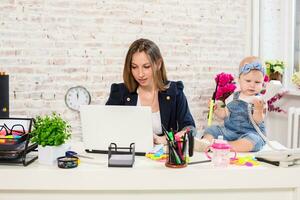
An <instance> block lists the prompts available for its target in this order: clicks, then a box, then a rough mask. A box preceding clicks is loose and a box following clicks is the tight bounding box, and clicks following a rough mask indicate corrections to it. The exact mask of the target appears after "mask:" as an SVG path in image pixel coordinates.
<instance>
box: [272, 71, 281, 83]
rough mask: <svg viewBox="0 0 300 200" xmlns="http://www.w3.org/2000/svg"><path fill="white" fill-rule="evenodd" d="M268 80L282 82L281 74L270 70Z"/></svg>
mask: <svg viewBox="0 0 300 200" xmlns="http://www.w3.org/2000/svg"><path fill="white" fill-rule="evenodd" d="M269 78H270V80H278V81H280V82H282V74H280V73H279V72H272V73H270V77H269Z"/></svg>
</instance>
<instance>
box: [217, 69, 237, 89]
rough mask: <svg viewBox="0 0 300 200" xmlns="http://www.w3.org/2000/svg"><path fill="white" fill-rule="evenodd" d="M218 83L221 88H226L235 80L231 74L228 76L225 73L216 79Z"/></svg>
mask: <svg viewBox="0 0 300 200" xmlns="http://www.w3.org/2000/svg"><path fill="white" fill-rule="evenodd" d="M215 80H216V82H218V85H219V86H224V85H226V84H227V83H230V82H232V81H233V80H234V78H233V76H232V75H231V74H226V73H224V72H222V73H220V74H218V75H217V76H216V78H215Z"/></svg>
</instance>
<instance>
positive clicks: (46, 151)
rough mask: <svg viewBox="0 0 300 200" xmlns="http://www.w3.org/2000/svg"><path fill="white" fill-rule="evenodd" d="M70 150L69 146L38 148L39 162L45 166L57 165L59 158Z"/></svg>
mask: <svg viewBox="0 0 300 200" xmlns="http://www.w3.org/2000/svg"><path fill="white" fill-rule="evenodd" d="M69 149H70V145H69V144H62V145H59V146H45V147H42V146H41V145H39V146H38V157H39V159H38V161H39V163H40V164H44V165H55V164H57V158H58V157H61V156H65V154H66V151H68V150H69Z"/></svg>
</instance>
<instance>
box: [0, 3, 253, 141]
mask: <svg viewBox="0 0 300 200" xmlns="http://www.w3.org/2000/svg"><path fill="white" fill-rule="evenodd" d="M250 27H251V1H245V0H166V1H156V0H141V1H136V0H124V1H120V0H110V1H99V0H1V1H0V71H6V72H8V73H9V74H10V112H11V115H12V116H15V115H26V116H29V117H35V116H36V115H39V114H46V113H51V112H52V111H57V112H59V113H61V114H62V116H63V117H64V118H66V119H67V120H68V121H70V122H71V125H72V127H73V136H74V137H78V138H80V123H79V114H78V113H76V112H73V111H70V110H68V109H67V108H66V106H65V103H64V95H65V92H66V91H67V89H68V88H69V87H72V86H76V85H83V86H84V87H86V88H87V89H88V90H89V91H90V92H91V94H92V104H104V103H105V101H106V100H107V95H108V93H109V89H110V84H111V83H113V82H121V81H122V67H123V62H124V58H125V54H126V51H127V49H128V46H129V45H130V43H131V42H133V41H134V40H135V39H137V38H140V37H145V38H149V39H151V40H153V41H155V42H156V43H157V44H158V46H159V47H160V48H161V51H162V54H163V56H164V59H165V62H166V65H167V70H168V75H169V78H170V79H171V80H183V81H184V83H185V93H186V95H187V98H188V101H189V104H190V108H191V111H192V114H193V116H194V118H195V121H196V124H197V126H198V129H199V130H200V129H201V128H202V127H203V125H205V124H206V123H207V122H206V120H207V119H206V116H207V101H208V98H210V96H211V95H212V91H213V89H214V87H215V86H214V81H213V77H214V75H215V74H217V73H218V72H220V71H226V72H232V73H236V72H237V66H238V63H239V61H240V60H241V59H242V58H243V57H245V56H246V55H248V54H249V52H250V44H251V42H250V40H249V38H250V35H251V28H250Z"/></svg>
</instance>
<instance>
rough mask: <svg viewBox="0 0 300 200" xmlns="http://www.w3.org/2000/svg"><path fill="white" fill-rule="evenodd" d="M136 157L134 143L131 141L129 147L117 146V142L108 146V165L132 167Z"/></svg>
mask: <svg viewBox="0 0 300 200" xmlns="http://www.w3.org/2000/svg"><path fill="white" fill-rule="evenodd" d="M124 150H125V151H124ZM126 150H127V151H126ZM134 157H135V144H134V143H131V144H130V146H129V147H117V144H116V143H110V145H109V147H108V167H132V166H133V163H134Z"/></svg>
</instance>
